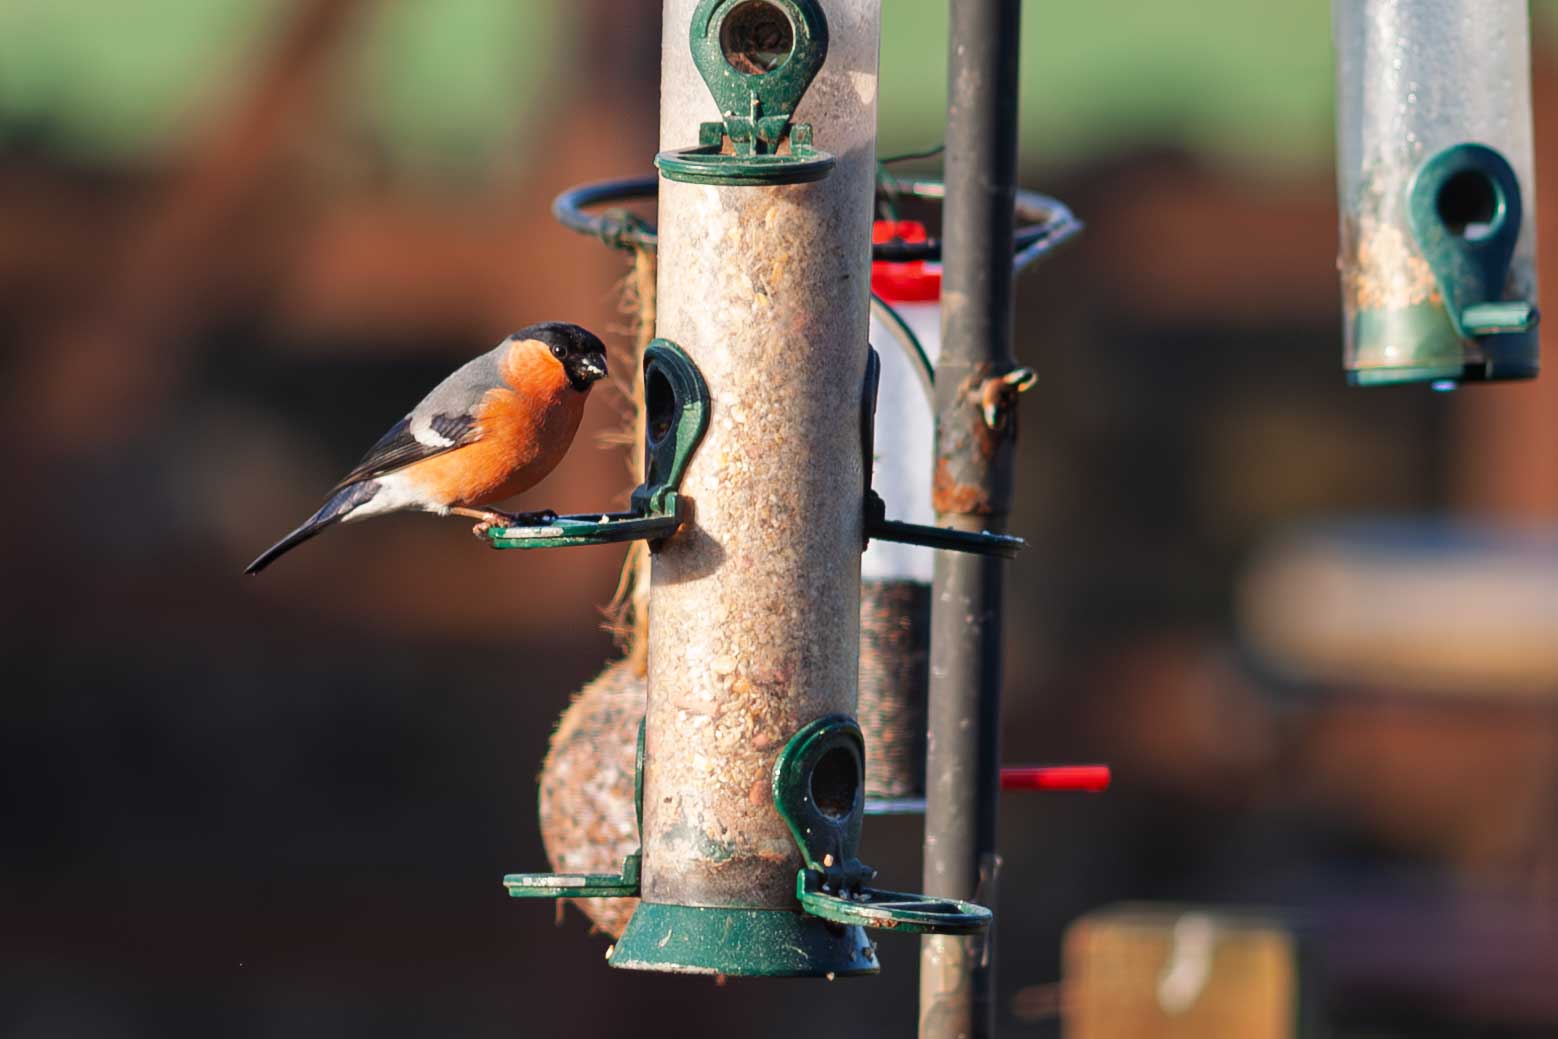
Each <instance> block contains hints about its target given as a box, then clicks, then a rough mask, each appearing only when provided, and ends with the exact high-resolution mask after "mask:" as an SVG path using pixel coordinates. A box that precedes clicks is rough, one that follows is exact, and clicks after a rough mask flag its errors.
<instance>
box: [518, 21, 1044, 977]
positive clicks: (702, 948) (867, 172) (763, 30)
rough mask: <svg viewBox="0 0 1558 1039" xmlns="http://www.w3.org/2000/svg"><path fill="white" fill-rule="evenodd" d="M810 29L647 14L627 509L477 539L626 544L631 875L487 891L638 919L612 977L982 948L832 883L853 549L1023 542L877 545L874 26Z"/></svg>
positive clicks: (851, 885)
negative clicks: (649, 255) (649, 87)
mask: <svg viewBox="0 0 1558 1039" xmlns="http://www.w3.org/2000/svg"><path fill="white" fill-rule="evenodd" d="M825 7H826V10H824V5H823V4H821V3H818V2H817V0H667V2H666V6H665V22H664V24H665V39H664V46H663V65H662V80H661V90H662V98H661V141H662V145H663V149H664V150H662V151H661V152H660V154H659V155H658V156H657V158H656V160H655V162H656V165H657V166H658V167H659V169H660V174H661V181H660V200H659V228H658V230H657V232H656V237H657V252H658V257H657V259H658V263H657V267H658V277H657V287H656V308H657V323H656V334H657V335H656V339H655V340H654V342H653V343H651V344H650V345H649V347H648V348H647V349H646V351H645V361H644V380H645V381H644V400H645V407H644V412H645V418H646V423H647V428H646V435H645V443H646V448H647V456H648V457H647V464H646V469H645V483H644V485H643V486H642V487H640V488H639V490H638V491H635V492H634V508H633V510H632V512H631V513H628V514H624V515H622V516H620V517H618V516H603V517H601V518H600V520H599V522H598V523H597V524H594V525H590V524H587V523H586V522H585V519H584V518H583V517H560V518H559V520H558V521H557V522H556V524H555V525H554V526H555V529H552V528H535V529H515V528H511V529H509V530H507V531H503V532H502V533H501V540H500V538H499V537H494V538H492V541H493V543H494V545H495V546H497V547H516V548H524V547H564V546H565V545H569V544H594V543H602V542H604V541H608V540H612V539H614V538H617V537H619V536H620V537H622V538H627V537H643V538H647V539H648V540H649V541H650V547H651V552H652V565H651V568H650V624H649V654H648V690H647V705H646V711H645V716H644V725H643V728H642V729H641V730H640V737H639V741H638V754H637V765H636V768H635V782H634V786H635V800H636V802H637V806H636V807H637V815H638V831H639V839H640V847H639V850H638V851H637V852H636V853H634V854H632V855H629V856H628V857H627V859H626V861H625V862H624V863H623V868H622V870H621V872H620V873H619V874H601V873H585V874H577V875H567V874H515V875H512V876H510V877H507V878H505V881H504V882H505V885H506V886H507V887H508V888H509V892H510V894H512V895H515V896H516V897H548V898H559V897H561V898H615V897H627V896H638V897H639V902H638V905H637V908H636V909H635V910H634V911H633V915H632V918H631V919H630V920H629V921H628V923H627V926H626V928H625V930H624V931H623V932H622V935H621V937H620V938H619V939H618V941H617V943H616V945H615V946H613V948H612V950H611V952H610V953H609V954H608V956H609V957H610V960H611V963H612V965H613V966H615V967H624V968H629V969H638V970H654V971H670V972H676V973H693V974H699V973H701V974H723V975H730V974H734V975H768V976H783V975H789V976H817V977H821V976H827V977H834V976H841V975H851V974H864V973H872V972H874V971H875V970H876V969H877V961H876V951H875V944H874V943H873V942H871V941H870V940H869V939H868V938H867V937H866V936H865V932H864V930H863V929H864V928H866V927H878V928H885V929H891V930H896V931H899V932H903V933H945V934H969V933H974V932H977V931H980V930H983V929H984V928H986V927H987V926H988V925H989V922H990V912H989V910H987V909H985V908H983V907H981V906H977V905H974V904H972V903H969V902H963V901H958V900H956V899H947V898H926V897H924V896H921V895H905V894H898V893H895V892H890V891H879V890H876V889H874V888H871V887H868V886H867V885H868V884H869V882H870V881H871V879H872V878H873V876H874V875H875V871H874V870H873V869H871V868H870V867H869V866H866V865H864V864H863V863H861V862H860V860H859V859H858V858H857V857H856V852H857V850H858V845H859V841H860V831H861V826H862V823H863V820H864V811H865V774H866V773H865V745H864V740H863V737H862V735H861V730H860V727H859V725H858V724H857V723H856V722H855V720H854V718H853V714H854V711H855V706H856V696H857V678H858V675H857V669H858V661H859V634H860V626H859V621H860V616H859V609H860V556H861V552H862V551H863V550H864V547H865V545H866V542H867V539H868V538H869V537H881V538H885V539H888V540H911V541H914V542H915V543H918V544H931V545H935V546H938V547H943V548H953V549H957V550H962V551H981V552H993V553H999V554H1010V553H1011V552H1015V551H1016V549H1017V548H1019V547H1021V541H1020V539H1015V538H1009V537H1005V536H997V535H990V534H984V533H981V532H978V531H967V530H964V531H945V530H940V529H937V528H930V527H923V526H920V525H916V524H912V523H905V522H901V521H892V520H887V519H886V517H885V515H884V513H885V505H884V504H883V502H882V499H881V498H880V497H878V496H877V495H876V494H875V493H874V492H873V491H872V490H871V487H870V479H869V473H870V458H871V448H872V441H873V432H874V420H875V408H876V400H877V383H878V376H879V359H878V357H877V355H876V354H875V352H874V351H873V350H872V349H871V347H870V345H869V343H868V340H867V321H868V308H869V297H870V292H869V284H870V279H869V264H870V259H871V206H872V198H873V191H874V184H875V155H874V153H875V126H876V83H877V76H876V55H877V41H878V36H879V19H880V5H879V3H878V2H877V0H830V2H828V3H827V4H826V5H825ZM687 142H696V143H695V144H688V143H687Z"/></svg>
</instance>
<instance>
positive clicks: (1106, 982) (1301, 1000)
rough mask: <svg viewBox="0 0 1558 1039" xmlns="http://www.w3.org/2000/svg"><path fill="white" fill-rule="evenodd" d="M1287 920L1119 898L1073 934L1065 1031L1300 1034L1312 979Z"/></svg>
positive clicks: (1128, 1035) (1094, 1035) (1181, 1036)
mask: <svg viewBox="0 0 1558 1039" xmlns="http://www.w3.org/2000/svg"><path fill="white" fill-rule="evenodd" d="M1311 980H1312V979H1311V978H1309V977H1308V976H1307V975H1306V974H1305V973H1304V972H1303V971H1302V970H1301V968H1300V956H1299V951H1298V942H1297V940H1296V938H1295V937H1294V935H1293V933H1292V932H1291V931H1290V930H1288V929H1287V928H1286V927H1284V926H1283V925H1282V924H1281V923H1279V922H1277V921H1274V920H1269V919H1263V918H1260V917H1256V916H1242V915H1238V916H1235V915H1228V914H1225V913H1222V912H1213V911H1210V910H1202V909H1196V908H1193V907H1167V906H1120V907H1115V908H1110V909H1104V910H1100V911H1098V912H1094V913H1089V914H1088V915H1086V916H1084V917H1082V918H1081V919H1080V920H1078V921H1077V922H1076V923H1074V924H1072V925H1071V927H1070V928H1069V929H1068V930H1067V932H1066V938H1065V982H1064V995H1063V996H1062V999H1061V1006H1062V1008H1063V1009H1062V1018H1063V1020H1064V1022H1065V1029H1064V1034H1065V1036H1066V1039H1211V1037H1224V1036H1226V1037H1228V1039H1235V1037H1237V1039H1301V1037H1310V1036H1312V1035H1313V1034H1314V1031H1313V1022H1312V1015H1311V1014H1309V1013H1308V1012H1307V1010H1308V1007H1307V1004H1308V1002H1309V1001H1308V1000H1307V999H1306V997H1308V996H1309V995H1310V993H1309V992H1308V991H1307V990H1306V988H1307V987H1308V986H1309V985H1310V984H1311Z"/></svg>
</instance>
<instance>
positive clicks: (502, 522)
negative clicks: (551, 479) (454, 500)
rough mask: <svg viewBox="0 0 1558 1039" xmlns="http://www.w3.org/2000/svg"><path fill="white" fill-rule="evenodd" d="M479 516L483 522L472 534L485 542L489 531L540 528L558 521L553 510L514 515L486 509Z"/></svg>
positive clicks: (473, 528)
mask: <svg viewBox="0 0 1558 1039" xmlns="http://www.w3.org/2000/svg"><path fill="white" fill-rule="evenodd" d="M478 515H479V516H480V517H481V522H480V523H478V524H476V525H475V526H474V527H472V528H471V533H472V534H474V535H476V536H477V537H478V538H482V539H483V540H485V539H486V537H487V534H488V532H489V531H493V530H506V529H508V528H509V527H540V526H545V525H546V524H548V523H551V522H552V521H553V520H555V519H557V513H555V512H553V511H552V510H551V509H542V510H541V511H540V512H513V513H510V512H499V511H498V510H497V509H484V510H482V511H481V512H480V513H479V514H478Z"/></svg>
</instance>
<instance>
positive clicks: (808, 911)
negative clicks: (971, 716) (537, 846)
mask: <svg viewBox="0 0 1558 1039" xmlns="http://www.w3.org/2000/svg"><path fill="white" fill-rule="evenodd" d="M643 776H644V727H643V725H642V724H640V726H639V730H638V762H637V768H636V774H635V780H634V797H635V800H636V801H637V802H638V818H639V825H640V827H642V825H643ZM773 797H774V809H775V810H776V811H777V812H778V813H779V815H780V817H781V818H782V819H783V820H784V822H785V825H786V826H787V827H788V828H789V830H790V833H791V835H792V836H794V838H795V843H796V847H797V849H798V850H799V851H800V857H801V861H802V863H803V866H802V868H801V869H800V870H799V872H797V874H796V878H795V896H796V897H795V901H796V906H795V908H794V909H793V910H788V909H768V908H751V907H744V906H700V905H675V904H667V903H663V902H649V901H643V902H640V903H639V905H638V908H637V909H636V910H635V911H634V913H633V918H632V919H631V920H630V921H628V925H627V929H626V930H625V931H623V933H622V937H621V938H620V939H618V941H617V943H616V944H615V945H614V946H613V947H612V949H611V951H610V952H609V953H608V954H607V955H608V958H609V959H610V961H611V965H612V966H613V967H620V968H622V969H625V970H647V971H659V972H668V973H674V974H724V975H732V976H741V977H810V978H822V977H827V978H834V977H851V976H855V975H862V974H875V973H876V972H877V971H878V970H879V969H880V965H879V964H878V962H877V958H876V946H875V943H874V942H872V941H871V939H870V938H869V937H868V936H867V934H866V932H865V929H866V928H872V929H877V930H887V931H898V932H900V933H903V934H973V933H977V932H979V931H982V930H984V929H985V928H987V927H989V926H990V921H991V913H990V910H988V909H986V908H985V907H983V906H978V905H974V904H973V903H971V902H960V901H958V900H956V899H948V898H932V897H927V896H925V895H917V894H904V893H901V892H896V891H881V890H877V889H875V888H872V887H869V886H867V885H868V884H869V883H870V881H871V880H872V879H873V878H874V877H875V876H876V870H874V869H873V868H871V867H870V866H867V865H866V864H864V863H863V862H861V861H860V859H859V858H858V856H857V852H858V850H859V846H860V833H861V829H862V825H863V823H864V821H865V740H864V737H863V736H862V735H861V732H860V726H859V725H858V724H856V722H855V720H854V719H853V718H850V717H849V716H847V715H842V714H835V715H828V716H826V717H823V718H819V719H817V720H816V721H814V722H811V723H810V724H808V725H805V726H803V727H802V728H801V729H800V731H798V732H796V733H795V735H794V736H792V737H791V738H790V740H789V741H788V742H787V743H786V744H785V746H784V749H783V750H781V751H780V753H779V757H778V760H777V761H776V762H775V764H774V776H773ZM641 866H642V857H641V853H639V852H635V853H634V854H632V855H630V856H628V858H627V860H626V861H625V862H624V863H623V868H622V872H621V874H610V873H589V874H556V873H515V874H510V875H509V876H506V877H504V878H503V884H504V887H505V888H507V890H508V893H509V895H510V896H512V897H514V898H622V897H625V896H635V895H639V894H640V893H641V886H640V882H639V880H640V869H641Z"/></svg>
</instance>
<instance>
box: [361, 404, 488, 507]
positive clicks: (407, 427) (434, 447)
mask: <svg viewBox="0 0 1558 1039" xmlns="http://www.w3.org/2000/svg"><path fill="white" fill-rule="evenodd" d="M428 426H429V428H431V429H432V430H433V432H435V433H437V434H438V435H439V436H441V437H443V438H444V439H445V440H447V441H449V442H448V443H447V444H424V443H423V442H422V441H420V440H418V439H417V438H416V437H415V436H413V435H412V432H411V416H410V415H407V416H406V417H405V418H403V419H401V420H400V421H399V422H397V423H395V425H394V426H392V427H390V431H389V432H388V433H385V434H384V435H383V436H382V437H380V438H379V442H378V443H377V444H374V445H373V446H372V447H370V448H369V449H368V453H367V454H365V455H363V456H362V461H360V462H358V463H357V465H356V467H355V468H353V469H352V471H351V472H349V473H347V474H346V476H344V477H343V478H342V479H341V482H340V483H338V484H336V485H335V490H340V489H341V488H342V487H345V486H347V485H348V484H353V483H357V482H358V481H360V480H369V479H372V478H373V477H375V476H383V475H384V474H385V473H391V472H394V471H395V470H396V469H404V468H405V467H406V466H408V465H410V464H411V463H412V462H420V461H422V460H423V459H424V458H432V457H433V456H435V455H441V454H443V453H445V452H446V451H453V450H454V449H455V448H457V447H464V446H465V445H466V444H469V443H471V441H473V440H475V439H476V432H477V431H476V419H475V418H474V417H473V416H471V415H434V416H433V418H432V420H431V421H430V422H429V423H428Z"/></svg>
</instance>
